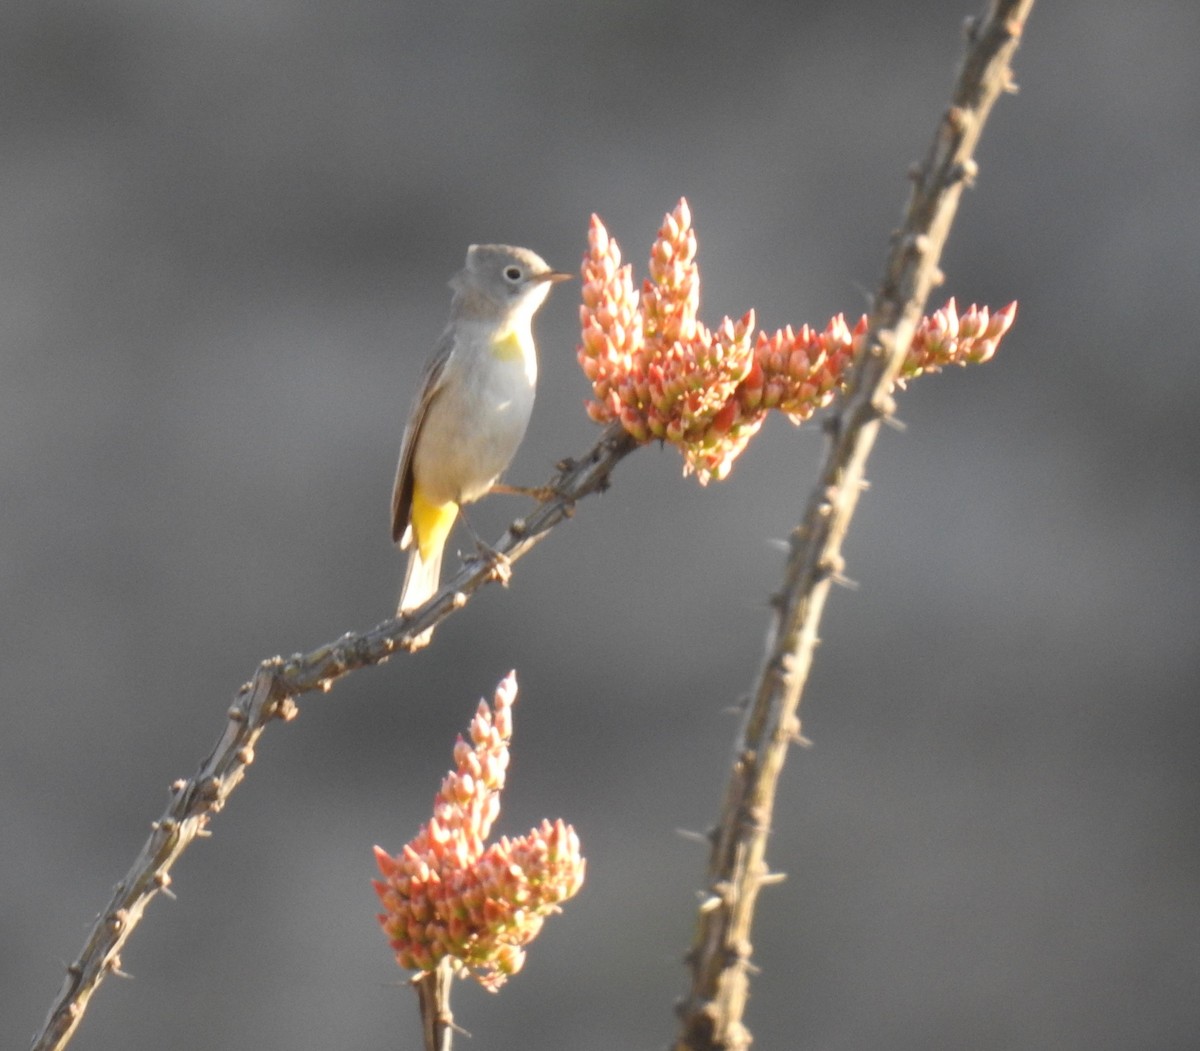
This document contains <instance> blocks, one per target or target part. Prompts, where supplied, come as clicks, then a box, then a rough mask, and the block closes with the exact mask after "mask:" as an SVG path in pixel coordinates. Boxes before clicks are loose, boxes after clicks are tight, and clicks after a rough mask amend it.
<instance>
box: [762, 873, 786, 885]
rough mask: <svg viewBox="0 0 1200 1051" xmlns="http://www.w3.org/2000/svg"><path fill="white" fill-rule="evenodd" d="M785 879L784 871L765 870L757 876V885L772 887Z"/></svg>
mask: <svg viewBox="0 0 1200 1051" xmlns="http://www.w3.org/2000/svg"><path fill="white" fill-rule="evenodd" d="M786 879H787V873H786V872H767V873H765V874H764V875H762V876H759V877H758V885H759V886H760V887H773V886H775V884H777V883H783V882H784V881H785V880H786Z"/></svg>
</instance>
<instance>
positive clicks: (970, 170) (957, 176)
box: [946, 157, 979, 186]
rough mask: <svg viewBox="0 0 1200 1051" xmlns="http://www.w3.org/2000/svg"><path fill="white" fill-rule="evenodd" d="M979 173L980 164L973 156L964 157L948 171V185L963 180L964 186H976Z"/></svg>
mask: <svg viewBox="0 0 1200 1051" xmlns="http://www.w3.org/2000/svg"><path fill="white" fill-rule="evenodd" d="M978 175H979V164H978V163H977V162H976V161H975V159H974V158H973V157H964V158H963V159H962V160H961V161H959V162H958V163H957V164H955V165H954V166H953V167H952V168H951V169H950V170H949V171H948V172H947V173H946V185H947V186H953V185H954V184H955V183H956V182H961V183H962V184H963V185H964V186H974V185H975V179H976V177H977V176H978Z"/></svg>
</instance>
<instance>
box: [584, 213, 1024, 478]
mask: <svg viewBox="0 0 1200 1051" xmlns="http://www.w3.org/2000/svg"><path fill="white" fill-rule="evenodd" d="M699 306H700V270H699V267H698V266H697V265H696V234H695V231H694V230H693V229H692V219H691V213H690V211H689V210H688V206H687V201H685V200H682V199H681V200H680V202H679V204H678V205H676V207H675V210H674V212H672V213H670V214H669V215H667V216H666V217H665V218H664V220H663V225H662V227H661V228H660V229H659V231H658V238H657V239H656V240H655V242H654V245H653V247H652V248H651V251H650V278H649V280H647V281H645V282H644V283H643V285H642V292H641V295H640V296H638V295H636V294H635V292H634V288H633V271H632V268H631V267H630V266H629V265H628V264H626V265H622V264H621V250H620V248H619V246H618V245H617V243H616V241H614V240H613V239H612V238H610V237H609V235H608V231H607V230H606V229H605V228H604V224H603V223H602V222H601V221H600V219H599V217H598V216H595V215H593V216H592V221H591V227H590V229H589V231H588V251H587V254H586V255H585V256H584V257H583V305H582V306H581V307H580V311H579V315H580V329H581V339H580V345H579V348H578V358H579V364H580V366H581V367H582V369H583V371H584V375H586V376H587V378H588V380H589V381H590V382H591V384H592V393H593V399H592V400H590V401H589V402H588V403H587V410H588V414H589V415H590V416H591V417H592V419H594V420H595V421H596V422H598V423H608V422H610V421H612V420H620V421H621V424H622V426H623V427H624V428H625V430H627V431H628V432H629V433H630V434H631V435H632V436H633V437H634V438H636V439H637V440H638V441H642V442H646V441H651V440H653V439H658V440H660V441H667V442H670V443H671V444H673V445H676V446H678V447H679V449H680V451H681V452H682V453H683V457H684V473H685V474H688V473H691V472H695V473H696V476H697V477H698V478H699V480H700V482H701V483H706V482H707V481H708V480H709V479H710V478H714V477H715V478H718V479H720V478H724V477H725V476H726V475H727V474H728V473H729V471H730V469H731V468H732V466H733V461H734V460H735V459H736V458H737V456H738V454H739V453H741V451H742V450H743V449H744V448H745V447H746V444H747V442H749V441H750V439H751V438H752V437H753V436H754V434H755V432H756V431H757V430H758V429H759V427H761V426H762V424H763V421H764V419H765V418H766V413H767V410H769V409H778V410H780V411H781V412H783V413H785V414H787V416H788V417H789V418H790V419H791V420H792V421H793V422H794V423H802V422H803V421H804V420H806V419H808V418H809V417H810V416H812V414H813V413H814V412H816V411H817V410H818V409H820V408H823V407H824V406H826V405H828V404H829V403H830V402H831V401H832V400H833V398H834V396H835V395H836V394H837V393H838V392H839V391H840V390H842V389H843V387H844V385H845V378H846V374H847V371H848V368H849V365H850V362H851V361H852V360H853V358H854V354H855V352H856V351H857V350H858V347H859V345H860V343H861V338H862V336H863V335H864V333H865V332H866V317H865V316H864V317H863V318H862V320H861V321H860V322H859V323H858V325H857V326H856V327H855V328H854V329H853V330H851V329H850V328H849V327H848V326H847V324H846V320H845V318H844V316H842V315H841V314H839V315H838V316H837V317H835V318H833V320H831V321H830V322H829V324H828V325H827V326H826V327H825V329H824V330H823V331H820V332H818V331H816V330H814V329H812V328H810V327H809V326H808V325H804V326H803V327H801V328H800V330H799V331H794V330H793V329H792V328H791V327H788V328H785V329H781V330H779V331H777V332H775V333H774V334H773V335H770V336H768V335H767V334H766V333H765V332H760V333H759V334H758V336H757V337H756V338H753V339H752V338H751V335H750V333H751V332H752V331H753V329H754V311H752V310H751V311H748V312H747V313H746V314H745V315H744V316H743V317H741V318H740V319H739V320H737V321H733V320H731V319H730V318H728V317H727V318H724V319H722V321H721V323H720V325H718V326H717V327H716V329H709V328H707V327H706V326H705V325H703V324H701V322H700V321H699V320H698V319H697V317H696V315H697V311H698V309H699ZM1015 316H1016V304H1015V303H1010V304H1009V305H1008V306H1007V307H1005V308H1004V309H1003V310H1000V311H997V312H995V313H993V314H991V315H989V313H988V310H987V308H986V307H983V308H976V307H974V306H972V307H971V308H970V309H969V310H968V311H967V312H966V313H965V314H962V315H961V316H960V315H959V314H958V313H957V311H956V309H955V305H954V300H950V302H949V303H947V304H946V306H945V307H944V308H943V309H942V310H940V311H938V312H937V313H936V314H934V315H933V316H932V317H928V318H925V319H924V320H923V321H922V323H921V326H920V328H919V329H918V333H917V337H916V338H915V339H914V340H913V344H912V349H911V350H910V352H909V357H908V361H907V363H906V365H905V368H904V371H903V373H902V378H904V379H911V378H914V377H916V376H919V375H920V374H921V373H922V372H931V371H936V370H937V369H939V368H941V367H942V366H944V365H966V364H970V363H974V362H981V361H986V360H988V358H990V357H991V356H992V354H994V353H995V350H996V346H997V344H998V343H999V341H1000V338H1001V337H1002V336H1003V335H1004V333H1005V332H1007V331H1008V328H1009V327H1010V326H1011V325H1012V322H1013V318H1014V317H1015Z"/></svg>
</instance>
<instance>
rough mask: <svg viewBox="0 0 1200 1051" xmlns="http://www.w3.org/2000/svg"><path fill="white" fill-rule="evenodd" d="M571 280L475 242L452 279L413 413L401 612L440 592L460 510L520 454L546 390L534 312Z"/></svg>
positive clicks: (397, 531)
mask: <svg viewBox="0 0 1200 1051" xmlns="http://www.w3.org/2000/svg"><path fill="white" fill-rule="evenodd" d="M570 276H571V275H570V274H564V273H560V272H559V271H557V270H552V269H551V268H550V267H549V266H548V265H547V264H546V262H545V261H544V260H543V259H542V257H541V256H539V255H537V253H535V252H531V251H530V250H529V249H528V248H514V247H512V246H510V245H471V247H470V248H468V249H467V261H466V265H465V266H464V267H463V268H462V270H460V271H459V272H458V273H457V274H455V275H454V277H453V278H452V279H451V281H450V287H451V288H452V289H453V290H454V298H453V300H452V301H451V304H450V319H449V321H448V322H447V324H446V329H445V331H444V332H443V333H442V335H441V337H440V338H439V339H438V341H437V344H436V346H435V347H434V352H433V357H432V358H431V359H430V361H429V364H428V365H426V366H425V372H424V374H423V376H422V378H421V388H420V391H419V393H418V394H417V397H416V400H415V401H414V402H413V406H412V409H411V411H410V412H409V415H408V422H407V424H406V425H405V428H404V438H403V440H402V441H401V445H400V464H399V466H398V467H397V468H396V484H395V486H394V488H393V489H392V540H393V542H395V543H397V544H398V545H399V546H400V549H401V550H404V549H411V550H410V552H409V556H408V568H407V570H406V571H405V574H404V587H403V589H402V591H401V593H400V605H399V608H398V610H397V612H398V613H405V612H407V611H409V610H412V609H415V608H416V607H418V606H420V605H421V604H422V603H423V602H425V600H426V599H428V598H429V597H430V596H431V595H432V594H433V593H434V592H435V591H437V588H438V582H439V579H440V576H441V567H442V551H443V549H444V548H445V546H446V540H447V538H448V537H449V535H450V531H451V529H452V528H453V527H454V522H455V520H456V519H457V518H458V515H459V510H460V508H461V507H462V505H463V504H468V503H471V502H472V501H474V500H478V499H479V498H480V497H481V496H483V495H484V494H486V493H487V492H488V491H489V490H491V488H492V487H493V485H495V483H496V481H497V479H498V478H499V477H500V475H501V473H502V472H503V471H504V469H505V468H506V467H508V465H509V463H510V462H511V461H512V458H513V456H514V455H515V454H516V451H517V447H518V446H519V445H520V444H521V439H522V438H523V437H524V436H525V428H526V426H527V425H528V423H529V415H530V413H531V412H532V410H533V398H534V392H535V390H536V387H537V370H538V363H537V348H536V347H535V346H534V342H533V329H532V321H533V315H534V314H535V313H536V312H537V310H538V308H539V307H540V306H541V305H542V303H544V302H545V300H546V296H547V295H548V294H549V292H550V288H551V286H552V285H554V284H556V283H557V282H559V281H565V280H567V279H568V278H570ZM431 634H432V630H430V631H426V632H423V633H422V634H421V635H420V636H418V637H416V638H415V639H414V640H413V642H412V646H413V648H414V649H415V648H418V647H420V646H424V645H425V644H426V643H427V642H428V641H429V636H430V635H431Z"/></svg>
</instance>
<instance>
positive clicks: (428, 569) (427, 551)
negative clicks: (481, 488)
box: [396, 491, 458, 650]
mask: <svg viewBox="0 0 1200 1051" xmlns="http://www.w3.org/2000/svg"><path fill="white" fill-rule="evenodd" d="M457 516H458V505H457V504H455V503H446V504H431V503H429V502H428V501H426V500H425V499H423V497H422V495H421V493H420V492H419V491H418V492H416V493H415V494H414V496H413V508H412V525H411V527H410V529H409V530H408V531H407V532H406V533H405V535H404V539H403V540H402V541H401V543H402V544H408V545H411V547H412V550H411V551H409V553H408V568H407V569H406V570H405V572H404V587H403V588H401V590H400V605H399V608H398V609H397V610H396V612H397V614H401V613H407V612H408V611H409V610H414V609H416V608H417V607H418V606H421V605H424V603H425V602H426V601H428V599H429V598H430V597H431V596H432V595H433V594H434V592H436V591H437V589H438V584H439V583H440V582H441V576H442V552H443V551H444V550H445V547H446V540H447V538H448V537H449V536H450V530H451V529H452V528H453V527H454V519H455V518H456V517H457ZM432 635H433V629H432V628H430V629H429V630H428V631H423V632H421V634H420V635H418V636H416V637H415V638H414V639H413V640H412V642H411V643H410V644H409V645H410V647H411V648H412V649H414V650H419V649H420V648H421V647H422V646H427V645H429V639H430V637H431V636H432Z"/></svg>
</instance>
